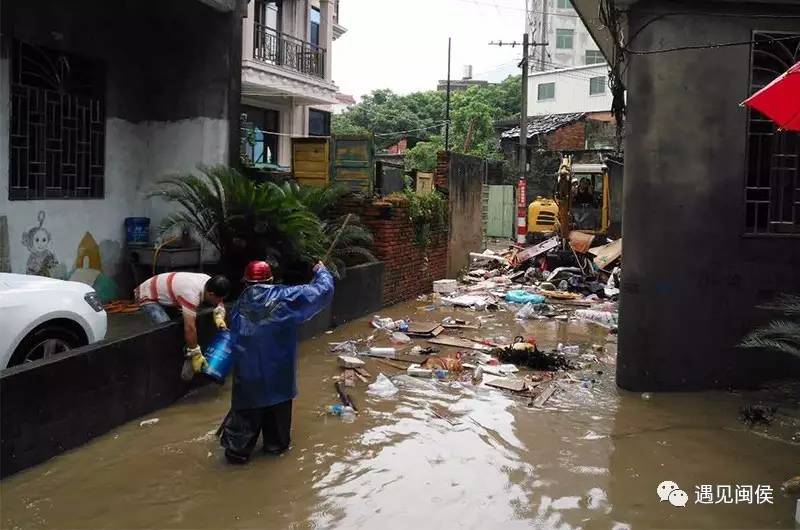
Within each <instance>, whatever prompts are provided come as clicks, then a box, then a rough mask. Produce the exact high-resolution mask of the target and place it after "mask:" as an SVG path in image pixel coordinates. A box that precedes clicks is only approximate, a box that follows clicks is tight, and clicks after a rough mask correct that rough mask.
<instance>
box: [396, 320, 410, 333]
mask: <svg viewBox="0 0 800 530" xmlns="http://www.w3.org/2000/svg"><path fill="white" fill-rule="evenodd" d="M393 325H394V329H396V330H399V331H408V322H406V321H405V320H395V321H394V322H393Z"/></svg>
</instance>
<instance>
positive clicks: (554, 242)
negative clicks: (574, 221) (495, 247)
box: [516, 236, 560, 264]
mask: <svg viewBox="0 0 800 530" xmlns="http://www.w3.org/2000/svg"><path fill="white" fill-rule="evenodd" d="M559 244H560V243H559V239H558V236H554V237H551V238H550V239H547V240H545V241H542V242H541V243H539V244H538V245H533V246H532V247H528V248H526V249H525V250H521V251H519V253H517V259H516V262H517V263H520V264H521V263H524V262H525V261H528V260H529V259H531V258H535V257H536V256H538V255H540V254H544V253H545V252H547V251H549V250H553V249H554V248H556V247H557V246H558V245H559Z"/></svg>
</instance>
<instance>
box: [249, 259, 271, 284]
mask: <svg viewBox="0 0 800 530" xmlns="http://www.w3.org/2000/svg"><path fill="white" fill-rule="evenodd" d="M242 279H243V280H244V281H246V282H248V283H260V282H268V281H270V280H272V267H270V266H269V263H267V262H266V261H251V262H250V263H248V264H247V267H245V269H244V278H242Z"/></svg>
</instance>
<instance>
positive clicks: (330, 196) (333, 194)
mask: <svg viewBox="0 0 800 530" xmlns="http://www.w3.org/2000/svg"><path fill="white" fill-rule="evenodd" d="M287 189H288V190H289V193H292V194H294V196H295V197H296V198H297V200H298V201H299V202H300V203H301V204H303V205H304V206H305V207H306V208H308V210H309V211H311V212H313V213H314V215H316V216H317V217H318V218H319V219H320V220H321V222H322V227H323V228H322V231H323V234H324V247H325V248H326V249H327V248H329V247H330V246H331V244H333V242H334V240H335V241H336V244H335V245H334V247H333V249H332V250H331V254H330V259H328V262H327V263H326V265H327V266H328V268H329V269H331V271H332V272H333V273H334V274H335V275H337V276H339V275H340V273H341V272H342V271H343V270H344V269H345V268H346V267H348V266H351V265H360V264H362V263H374V262H376V261H378V259H377V258H376V257H375V255H374V254H373V253H372V250H371V248H372V244H373V239H372V232H370V231H369V229H368V228H367V227H366V226H364V225H363V224H362V222H361V219H360V218H359V217H358V216H357V215H351V216H350V220H349V221H348V223H347V225H344V220H345V218H346V217H347V216H346V215H340V216H334V215H333V211H334V209H335V207H336V206H337V205H338V204H339V202H340V201H341V200H342V199H343V198H344V197H345V196H347V195H349V194H350V191H349V190H348V189H347V188H346V187H345V186H342V185H341V184H332V185H329V186H325V187H312V186H297V185H296V184H291V185H289V187H288V188H287ZM337 234H339V237H338V239H337V238H336V235H337Z"/></svg>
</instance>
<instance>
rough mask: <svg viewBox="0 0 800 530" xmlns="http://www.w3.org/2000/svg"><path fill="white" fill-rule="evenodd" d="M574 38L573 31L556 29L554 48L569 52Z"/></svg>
mask: <svg viewBox="0 0 800 530" xmlns="http://www.w3.org/2000/svg"><path fill="white" fill-rule="evenodd" d="M574 37H575V30H572V29H556V48H557V49H559V50H571V49H572V40H573V39H574Z"/></svg>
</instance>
